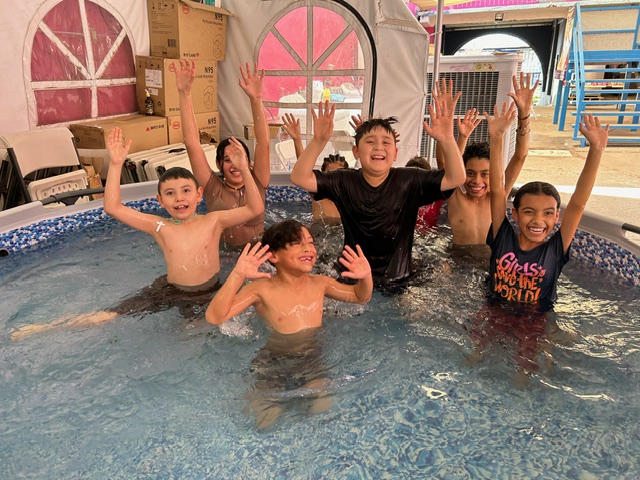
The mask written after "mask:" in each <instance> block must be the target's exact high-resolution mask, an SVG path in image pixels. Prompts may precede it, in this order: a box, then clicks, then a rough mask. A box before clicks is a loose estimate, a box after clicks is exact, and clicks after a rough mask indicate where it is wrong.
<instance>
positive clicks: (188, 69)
mask: <svg viewBox="0 0 640 480" xmlns="http://www.w3.org/2000/svg"><path fill="white" fill-rule="evenodd" d="M171 68H172V69H173V71H174V72H175V74H176V87H177V88H178V91H179V92H186V93H189V92H191V86H192V85H193V80H194V79H195V78H196V62H194V61H193V60H185V59H181V60H180V62H179V63H178V66H176V64H175V63H172V64H171Z"/></svg>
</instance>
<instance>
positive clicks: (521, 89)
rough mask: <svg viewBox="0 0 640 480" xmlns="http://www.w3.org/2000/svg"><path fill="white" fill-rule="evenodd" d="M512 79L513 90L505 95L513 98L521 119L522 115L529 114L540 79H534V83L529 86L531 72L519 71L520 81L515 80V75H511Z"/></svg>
mask: <svg viewBox="0 0 640 480" xmlns="http://www.w3.org/2000/svg"><path fill="white" fill-rule="evenodd" d="M512 81H513V90H514V92H513V93H508V94H507V95H509V96H510V97H511V98H512V99H513V102H514V103H515V104H516V107H517V108H518V115H519V116H520V117H521V119H523V118H522V117H525V116H527V115H529V111H530V110H531V105H533V94H534V93H535V92H536V88H538V84H539V83H540V80H536V83H535V84H534V85H533V86H531V74H530V73H527V74H524V73H522V72H520V82H518V81H517V78H516V76H515V75H514V76H513V77H512Z"/></svg>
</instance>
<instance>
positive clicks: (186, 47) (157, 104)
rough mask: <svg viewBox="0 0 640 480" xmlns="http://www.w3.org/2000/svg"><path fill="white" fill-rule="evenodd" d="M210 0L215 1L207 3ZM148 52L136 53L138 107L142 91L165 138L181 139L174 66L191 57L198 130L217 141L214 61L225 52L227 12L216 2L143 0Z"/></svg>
mask: <svg viewBox="0 0 640 480" xmlns="http://www.w3.org/2000/svg"><path fill="white" fill-rule="evenodd" d="M212 4H214V5H215V6H214V5H212ZM147 14H148V16H149V36H150V43H151V56H150V57H143V56H137V57H136V77H137V94H138V111H139V112H140V113H145V100H146V97H147V92H148V93H149V94H150V97H151V99H152V100H153V106H154V115H160V116H163V117H165V118H166V120H167V141H168V142H169V143H170V144H171V143H179V142H182V140H183V138H182V125H181V122H180V104H179V101H178V90H177V89H176V82H175V74H174V68H179V59H181V58H182V59H187V60H195V61H196V78H195V80H194V82H193V88H192V90H191V94H192V98H193V110H194V112H195V114H196V123H197V125H198V129H199V130H200V132H205V133H206V134H208V135H209V136H210V137H212V138H213V139H215V140H216V141H219V136H220V116H219V113H218V62H221V61H223V60H224V58H225V52H226V37H227V35H226V34H227V18H228V17H229V15H231V14H230V13H229V12H228V11H227V10H224V9H222V8H220V2H219V0H216V2H215V3H214V2H211V1H209V2H207V3H203V2H194V1H190V0H147Z"/></svg>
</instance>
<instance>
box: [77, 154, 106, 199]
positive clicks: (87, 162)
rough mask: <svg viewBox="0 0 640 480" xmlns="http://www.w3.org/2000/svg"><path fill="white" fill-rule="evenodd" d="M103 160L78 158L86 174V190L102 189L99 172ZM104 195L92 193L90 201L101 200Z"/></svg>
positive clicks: (100, 158)
mask: <svg viewBox="0 0 640 480" xmlns="http://www.w3.org/2000/svg"><path fill="white" fill-rule="evenodd" d="M103 161H104V158H102V157H80V163H81V164H82V168H83V169H84V171H85V172H87V181H88V184H89V185H88V188H102V178H100V172H101V171H102V163H103ZM103 197H104V194H102V193H94V194H93V195H91V199H92V200H96V199H98V198H103Z"/></svg>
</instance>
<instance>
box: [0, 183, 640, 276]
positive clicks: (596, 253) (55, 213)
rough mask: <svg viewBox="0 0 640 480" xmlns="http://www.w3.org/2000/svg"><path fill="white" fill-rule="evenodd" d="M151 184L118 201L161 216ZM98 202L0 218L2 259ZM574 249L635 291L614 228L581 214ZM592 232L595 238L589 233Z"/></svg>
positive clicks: (632, 248) (631, 266) (73, 225)
mask: <svg viewBox="0 0 640 480" xmlns="http://www.w3.org/2000/svg"><path fill="white" fill-rule="evenodd" d="M286 183H287V182H286V181H285V180H284V179H280V181H278V179H277V178H276V179H275V181H274V182H272V186H270V187H269V189H268V190H267V203H282V202H309V201H310V198H309V195H308V193H307V192H305V191H303V190H300V189H299V188H297V187H294V186H291V185H287V184H286ZM155 193H156V182H145V183H140V184H131V185H124V186H123V187H122V198H123V201H125V202H126V203H127V205H129V206H131V207H133V208H136V209H139V210H142V211H156V210H160V206H159V204H158V202H157V201H156V200H155ZM102 206H103V204H102V200H96V201H93V202H88V203H83V204H79V205H72V206H70V207H64V209H63V208H45V207H43V206H42V204H41V203H39V202H35V203H31V204H28V205H23V206H21V207H18V208H15V209H12V210H9V211H5V212H1V213H0V250H1V251H2V252H3V253H4V254H5V255H6V254H11V253H15V252H20V251H23V250H25V249H28V248H29V247H32V246H34V245H37V244H39V243H41V242H46V241H47V240H49V239H51V238H53V237H55V236H57V235H60V234H61V233H65V232H68V231H71V230H77V229H81V228H83V227H85V226H87V225H91V224H93V223H96V222H99V221H101V220H103V219H105V218H106V217H107V216H106V214H105V213H104V210H103V208H102ZM580 227H581V228H584V229H582V230H579V231H578V232H577V233H576V237H575V240H574V243H573V247H572V250H573V255H574V257H575V258H578V259H582V260H585V261H586V262H588V263H590V264H592V265H594V267H596V268H601V269H603V270H606V271H609V272H611V273H614V274H616V275H619V276H621V277H624V278H625V279H626V280H628V281H629V282H630V283H631V284H633V285H640V245H637V244H635V243H633V242H632V241H630V240H629V239H627V238H626V237H625V236H624V232H623V231H622V229H621V228H620V225H619V224H616V223H615V222H611V221H610V220H608V219H606V218H603V217H598V216H595V215H591V214H588V213H587V214H585V215H584V217H583V222H581V224H580ZM590 231H597V232H598V233H599V234H598V235H596V234H592V233H589V232H590Z"/></svg>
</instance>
